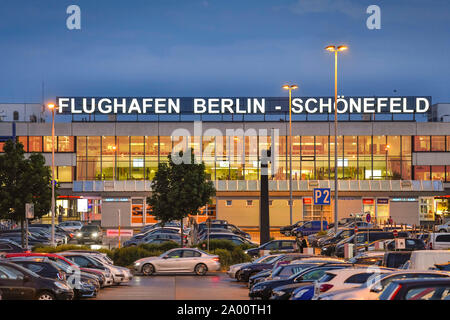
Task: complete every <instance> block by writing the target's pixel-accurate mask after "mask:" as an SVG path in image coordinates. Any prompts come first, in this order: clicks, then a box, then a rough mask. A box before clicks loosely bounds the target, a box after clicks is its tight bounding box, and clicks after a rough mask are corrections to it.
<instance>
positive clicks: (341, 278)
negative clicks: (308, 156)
mask: <svg viewBox="0 0 450 320" xmlns="http://www.w3.org/2000/svg"><path fill="white" fill-rule="evenodd" d="M392 271H395V269H389V268H380V267H376V268H367V267H366V268H363V267H356V268H347V269H341V270H330V271H327V272H326V275H324V277H325V276H326V277H325V278H326V281H321V282H320V283H317V285H316V286H315V288H314V297H313V299H312V300H321V296H322V294H323V293H324V292H327V293H330V292H333V291H337V290H342V289H349V288H356V287H359V286H361V285H362V284H363V283H365V282H366V281H367V280H368V279H369V278H374V277H377V276H380V275H382V274H385V273H390V272H392Z"/></svg>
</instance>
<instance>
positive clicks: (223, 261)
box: [213, 249, 233, 267]
mask: <svg viewBox="0 0 450 320" xmlns="http://www.w3.org/2000/svg"><path fill="white" fill-rule="evenodd" d="M213 254H216V255H218V256H219V259H220V265H221V266H222V267H225V266H230V265H232V264H233V258H232V255H231V253H230V251H228V250H226V249H216V250H215V251H214V253H213Z"/></svg>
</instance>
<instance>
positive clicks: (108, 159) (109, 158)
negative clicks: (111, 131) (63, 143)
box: [77, 136, 117, 180]
mask: <svg viewBox="0 0 450 320" xmlns="http://www.w3.org/2000/svg"><path fill="white" fill-rule="evenodd" d="M77 149H78V148H77ZM116 150H117V147H116V137H114V136H104V137H102V179H103V180H113V179H115V163H116Z"/></svg>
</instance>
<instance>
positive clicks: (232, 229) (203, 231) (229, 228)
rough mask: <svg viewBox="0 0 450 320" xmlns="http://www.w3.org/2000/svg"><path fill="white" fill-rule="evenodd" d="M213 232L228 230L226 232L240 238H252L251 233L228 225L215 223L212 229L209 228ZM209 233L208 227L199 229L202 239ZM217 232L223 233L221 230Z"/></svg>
mask: <svg viewBox="0 0 450 320" xmlns="http://www.w3.org/2000/svg"><path fill="white" fill-rule="evenodd" d="M209 229H210V230H211V231H210V232H213V231H212V229H214V230H216V229H223V230H226V232H231V233H234V234H236V235H238V236H241V237H244V238H246V239H251V238H252V237H251V236H250V234H249V233H247V232H245V231H242V230H241V229H239V228H238V227H236V226H235V225H233V224H228V223H213V224H211V228H209ZM207 232H208V226H206V227H203V228H201V229H199V231H198V237H199V238H200V237H202V236H203V235H206V234H207ZM216 232H221V231H220V230H216Z"/></svg>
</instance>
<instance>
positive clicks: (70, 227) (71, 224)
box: [58, 221, 83, 233]
mask: <svg viewBox="0 0 450 320" xmlns="http://www.w3.org/2000/svg"><path fill="white" fill-rule="evenodd" d="M58 227H59V228H61V229H63V230H64V231H67V232H70V233H75V232H76V231H78V230H80V229H81V228H82V227H83V223H82V222H81V221H63V222H61V223H59V224H58Z"/></svg>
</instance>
